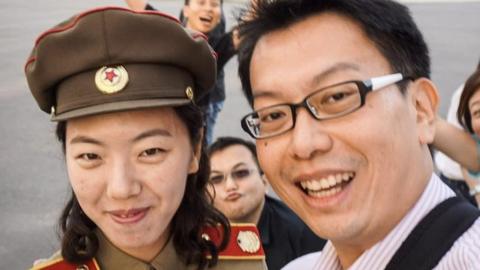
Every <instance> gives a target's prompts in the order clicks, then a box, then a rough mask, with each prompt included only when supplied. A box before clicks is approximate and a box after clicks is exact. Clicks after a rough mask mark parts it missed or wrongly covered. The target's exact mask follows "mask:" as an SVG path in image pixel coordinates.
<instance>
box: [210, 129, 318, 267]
mask: <svg viewBox="0 0 480 270" xmlns="http://www.w3.org/2000/svg"><path fill="white" fill-rule="evenodd" d="M208 156H209V160H210V167H211V172H210V178H209V179H210V183H211V185H210V187H209V193H210V194H211V195H212V197H213V203H214V206H215V207H216V208H217V209H218V210H220V211H221V212H222V213H223V214H225V216H227V218H228V219H229V220H230V222H232V223H253V224H256V225H257V227H258V230H259V232H260V238H261V242H262V246H263V249H264V251H265V257H266V261H267V266H268V269H269V270H278V269H281V267H283V266H284V265H285V264H287V263H288V262H290V261H291V260H293V259H295V258H297V257H299V256H301V255H304V254H307V253H310V252H314V251H319V250H321V249H322V247H323V246H324V244H325V240H323V239H321V238H319V237H317V236H316V235H315V234H314V233H313V232H312V231H311V230H310V229H309V228H308V227H307V226H306V225H305V223H303V222H302V220H301V219H300V218H298V217H297V215H295V213H293V212H292V210H290V209H289V208H288V207H287V206H286V205H285V204H284V203H282V202H280V201H279V200H277V199H274V198H272V197H270V196H268V195H266V192H267V186H268V184H267V180H266V179H265V177H264V175H263V172H262V170H261V169H260V167H259V166H258V160H257V154H256V150H255V145H254V144H253V143H252V142H250V141H246V140H243V139H240V138H235V137H220V138H218V139H217V140H216V141H215V142H214V143H213V144H212V145H211V146H210V147H209V148H208Z"/></svg>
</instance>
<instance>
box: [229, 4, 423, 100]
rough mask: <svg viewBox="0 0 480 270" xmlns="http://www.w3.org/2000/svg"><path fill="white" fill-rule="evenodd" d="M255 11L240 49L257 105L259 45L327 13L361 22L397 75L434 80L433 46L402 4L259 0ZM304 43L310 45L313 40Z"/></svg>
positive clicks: (247, 89) (243, 27) (243, 22)
mask: <svg viewBox="0 0 480 270" xmlns="http://www.w3.org/2000/svg"><path fill="white" fill-rule="evenodd" d="M251 9H252V10H251V11H247V12H249V14H251V16H243V17H241V18H240V19H239V20H240V22H239V26H240V28H239V34H240V38H241V43H240V47H239V50H238V61H239V68H238V71H239V76H240V79H241V82H242V86H243V91H244V93H245V96H246V97H247V99H248V102H249V103H250V105H251V106H252V105H253V97H252V88H251V84H250V62H251V59H252V54H253V50H254V48H255V46H256V44H257V42H258V40H259V39H260V38H261V37H262V36H264V35H266V34H268V33H271V32H273V31H275V30H279V29H285V28H287V27H288V26H291V25H292V24H294V23H297V22H300V21H302V20H305V19H306V18H308V17H310V16H312V15H317V14H321V13H324V12H334V13H337V14H340V15H343V16H346V17H348V18H350V19H352V20H353V21H355V22H356V23H358V24H359V25H360V27H361V28H362V29H363V31H365V33H366V35H367V37H368V38H369V39H370V40H371V41H373V43H374V44H375V46H376V47H377V49H378V50H379V51H380V53H381V54H382V55H383V56H384V57H385V58H386V59H387V61H388V62H389V64H390V66H391V69H392V72H400V73H402V74H403V75H404V76H409V77H412V78H414V79H415V78H420V77H426V78H429V77H430V58H429V55H428V48H427V45H426V43H425V41H424V39H423V36H422V34H421V33H420V31H419V30H418V28H417V26H416V24H415V23H414V21H413V19H412V17H411V15H410V12H409V10H408V8H407V7H406V6H404V5H402V4H399V3H397V2H394V1H390V0H279V1H272V0H258V1H257V2H256V4H255V5H252V7H251ZM300 42H308V40H301V41H300ZM286 53H288V52H286ZM286 57H288V56H287V55H286ZM292 68H294V67H292ZM401 88H402V87H401Z"/></svg>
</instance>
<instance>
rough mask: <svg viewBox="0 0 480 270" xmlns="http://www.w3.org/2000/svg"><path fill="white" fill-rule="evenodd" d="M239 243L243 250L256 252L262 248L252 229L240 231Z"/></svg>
mask: <svg viewBox="0 0 480 270" xmlns="http://www.w3.org/2000/svg"><path fill="white" fill-rule="evenodd" d="M237 244H238V246H239V247H240V249H241V250H242V251H243V252H248V253H255V252H257V251H258V250H259V249H260V240H259V239H258V236H257V235H256V234H255V233H254V232H251V231H240V232H239V233H238V236H237Z"/></svg>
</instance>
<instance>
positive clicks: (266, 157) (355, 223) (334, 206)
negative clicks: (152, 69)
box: [250, 13, 431, 249]
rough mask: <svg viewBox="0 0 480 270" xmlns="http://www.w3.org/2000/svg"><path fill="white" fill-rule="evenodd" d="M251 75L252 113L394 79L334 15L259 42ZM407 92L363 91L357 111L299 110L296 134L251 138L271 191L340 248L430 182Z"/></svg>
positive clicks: (370, 238)
mask: <svg viewBox="0 0 480 270" xmlns="http://www.w3.org/2000/svg"><path fill="white" fill-rule="evenodd" d="M250 69H251V77H250V79H251V86H252V89H253V90H252V91H253V97H254V109H255V110H258V109H261V108H265V107H267V106H271V105H275V104H281V103H298V102H300V101H302V100H303V99H304V98H305V96H307V95H308V94H309V93H311V92H313V91H315V90H317V89H320V88H322V87H325V86H329V85H333V84H336V83H339V82H344V81H348V80H366V79H369V78H371V77H376V76H381V75H386V74H390V73H392V71H391V68H390V66H389V63H388V62H387V60H386V59H385V58H384V57H383V56H382V54H381V53H380V52H379V51H378V50H377V49H376V47H375V45H374V44H373V43H372V42H371V41H370V40H369V39H368V38H367V37H366V36H365V34H364V33H363V31H362V30H361V28H360V27H359V26H358V25H357V24H356V23H354V22H353V21H351V20H349V19H347V18H346V17H343V16H340V15H336V14H333V13H323V14H320V15H315V16H311V17H309V18H307V19H306V20H302V21H300V22H298V23H295V24H293V25H291V26H290V27H288V28H287V29H283V30H278V31H274V32H271V33H269V34H267V35H265V36H263V37H262V38H261V39H260V40H259V41H258V43H257V45H256V47H255V49H254V53H253V56H252V61H251V65H250ZM412 84H413V83H412ZM411 87H412V86H411V85H410V86H409V89H410V88H411ZM410 92H411V91H410V90H409V91H407V93H406V94H405V96H404V95H402V93H401V92H400V90H399V89H398V87H397V86H396V85H391V86H387V87H385V88H384V89H381V90H379V91H375V92H373V93H369V94H368V96H367V98H366V104H365V105H364V106H363V107H362V108H360V109H359V110H357V111H355V112H353V113H350V114H348V115H345V116H342V117H339V118H335V119H330V120H324V121H318V120H315V119H314V118H313V117H312V116H311V115H310V114H309V113H308V112H307V111H306V110H305V109H304V108H300V109H298V110H297V118H296V123H295V127H294V129H292V130H290V131H288V132H286V133H284V134H281V135H278V136H275V137H271V138H268V139H263V140H258V141H257V153H258V157H259V161H260V166H261V167H262V168H263V170H264V172H265V173H266V176H267V178H268V179H269V182H270V184H271V185H272V187H273V188H274V190H275V191H276V192H277V194H278V195H279V196H280V197H281V198H282V199H283V200H284V201H285V202H286V203H287V204H288V205H289V206H290V207H291V208H292V209H293V210H294V211H295V212H296V213H297V214H298V215H299V216H300V217H301V218H302V219H303V220H304V221H305V222H306V223H307V224H308V225H309V227H310V228H312V229H313V230H314V231H315V233H316V234H318V235H319V236H321V237H324V238H327V239H330V240H332V241H333V243H334V245H336V246H337V247H338V246H340V245H342V244H346V245H349V247H352V245H353V246H355V247H356V248H360V249H364V248H365V247H369V246H371V245H372V244H374V243H376V242H377V241H379V240H380V239H381V238H382V237H384V236H385V235H386V233H388V231H389V230H390V229H391V228H392V227H393V226H394V225H396V224H397V223H398V222H399V221H400V219H401V218H402V217H403V216H404V215H405V213H406V212H407V211H408V210H409V209H410V208H411V207H412V205H413V204H414V202H415V201H416V200H417V198H418V197H419V196H420V194H421V192H422V191H423V189H424V187H425V185H426V182H427V180H428V178H429V177H430V174H431V170H430V171H429V170H428V169H425V167H428V166H429V164H428V163H426V162H425V160H424V159H425V153H426V147H425V146H424V145H423V144H422V143H420V142H419V136H418V133H419V126H418V123H417V120H416V119H417V111H416V107H415V102H412V100H413V98H412V96H411V93H410ZM417 167H418V168H422V169H417ZM307 189H308V190H307Z"/></svg>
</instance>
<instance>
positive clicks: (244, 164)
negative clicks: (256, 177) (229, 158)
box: [232, 162, 247, 169]
mask: <svg viewBox="0 0 480 270" xmlns="http://www.w3.org/2000/svg"><path fill="white" fill-rule="evenodd" d="M241 166H247V163H245V162H239V163H237V164H235V166H233V167H232V169H236V168H238V167H241Z"/></svg>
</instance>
